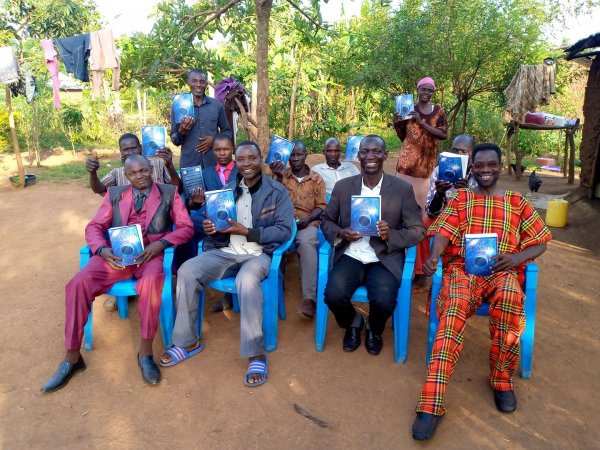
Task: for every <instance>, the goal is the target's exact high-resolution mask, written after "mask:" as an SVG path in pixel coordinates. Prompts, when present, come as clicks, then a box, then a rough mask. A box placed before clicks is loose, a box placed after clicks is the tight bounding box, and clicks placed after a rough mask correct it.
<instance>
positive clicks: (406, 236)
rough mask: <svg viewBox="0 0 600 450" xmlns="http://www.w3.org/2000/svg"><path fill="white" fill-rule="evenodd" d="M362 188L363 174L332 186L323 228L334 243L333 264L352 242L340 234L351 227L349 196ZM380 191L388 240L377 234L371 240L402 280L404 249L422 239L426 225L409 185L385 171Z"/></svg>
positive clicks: (387, 267)
mask: <svg viewBox="0 0 600 450" xmlns="http://www.w3.org/2000/svg"><path fill="white" fill-rule="evenodd" d="M361 189H362V175H355V176H353V177H349V178H344V179H342V180H339V181H338V182H337V183H336V184H335V186H334V187H333V192H332V193H331V200H330V201H329V203H328V204H327V208H325V211H323V214H321V230H322V231H323V234H324V235H325V238H326V239H327V240H328V241H329V242H330V243H331V244H332V245H334V246H335V256H334V263H335V262H337V261H338V260H339V259H340V258H341V257H342V255H343V254H344V252H345V251H346V249H347V248H348V246H349V245H350V243H349V242H348V241H344V240H340V239H339V237H338V234H339V232H340V230H341V229H343V228H348V227H350V197H351V196H352V195H360V191H361ZM380 194H381V220H385V221H386V222H387V223H388V226H389V233H388V240H387V242H384V241H382V240H381V238H379V237H378V236H374V237H373V236H372V237H371V239H370V241H369V243H370V244H371V247H373V249H374V250H375V254H376V255H377V258H379V261H381V263H382V264H383V265H384V266H385V268H386V269H388V270H389V271H390V272H392V273H393V274H394V276H395V277H396V278H397V279H398V280H400V279H401V278H402V269H403V267H404V253H405V249H406V248H407V247H411V246H413V245H416V244H418V243H419V242H421V241H422V240H423V238H424V237H425V226H424V225H423V220H422V219H421V210H420V208H419V205H417V201H416V200H415V194H414V192H413V188H412V186H411V185H410V184H408V183H406V182H405V181H402V180H401V179H399V178H396V177H393V176H391V175H388V174H386V173H384V174H383V181H382V183H381V192H380ZM337 241H339V242H337ZM336 243H337V245H336Z"/></svg>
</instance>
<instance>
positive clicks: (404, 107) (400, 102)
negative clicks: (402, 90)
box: [396, 94, 415, 117]
mask: <svg viewBox="0 0 600 450" xmlns="http://www.w3.org/2000/svg"><path fill="white" fill-rule="evenodd" d="M414 108H415V100H414V97H413V95H412V94H402V95H396V112H397V113H398V114H400V115H401V116H402V117H406V116H407V115H408V114H409V113H410V112H412V111H414V110H415V109H414Z"/></svg>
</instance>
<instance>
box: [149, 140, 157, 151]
mask: <svg viewBox="0 0 600 450" xmlns="http://www.w3.org/2000/svg"><path fill="white" fill-rule="evenodd" d="M148 146H149V147H150V150H152V151H155V150H158V149H159V148H160V146H159V145H158V144H157V143H156V141H150V143H149V144H148Z"/></svg>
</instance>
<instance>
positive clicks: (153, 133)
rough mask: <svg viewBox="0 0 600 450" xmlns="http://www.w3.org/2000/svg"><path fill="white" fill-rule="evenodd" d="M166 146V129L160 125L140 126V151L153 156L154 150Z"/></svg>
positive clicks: (150, 156) (147, 155) (149, 156)
mask: <svg viewBox="0 0 600 450" xmlns="http://www.w3.org/2000/svg"><path fill="white" fill-rule="evenodd" d="M166 146H167V130H166V129H165V127H163V126H162V125H152V126H147V127H142V153H143V154H144V156H146V157H147V158H154V157H155V156H156V152H157V151H158V150H160V149H161V148H164V147H166Z"/></svg>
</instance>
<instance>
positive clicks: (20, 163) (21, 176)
mask: <svg viewBox="0 0 600 450" xmlns="http://www.w3.org/2000/svg"><path fill="white" fill-rule="evenodd" d="M6 109H7V110H8V124H9V126H10V137H11V139H12V145H13V150H14V152H15V158H16V160H17V168H18V170H19V183H20V185H21V187H25V168H24V167H23V160H22V159H21V148H20V147H19V138H18V137H17V129H16V127H15V116H14V115H13V111H12V103H11V96H10V88H9V87H8V85H6Z"/></svg>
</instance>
